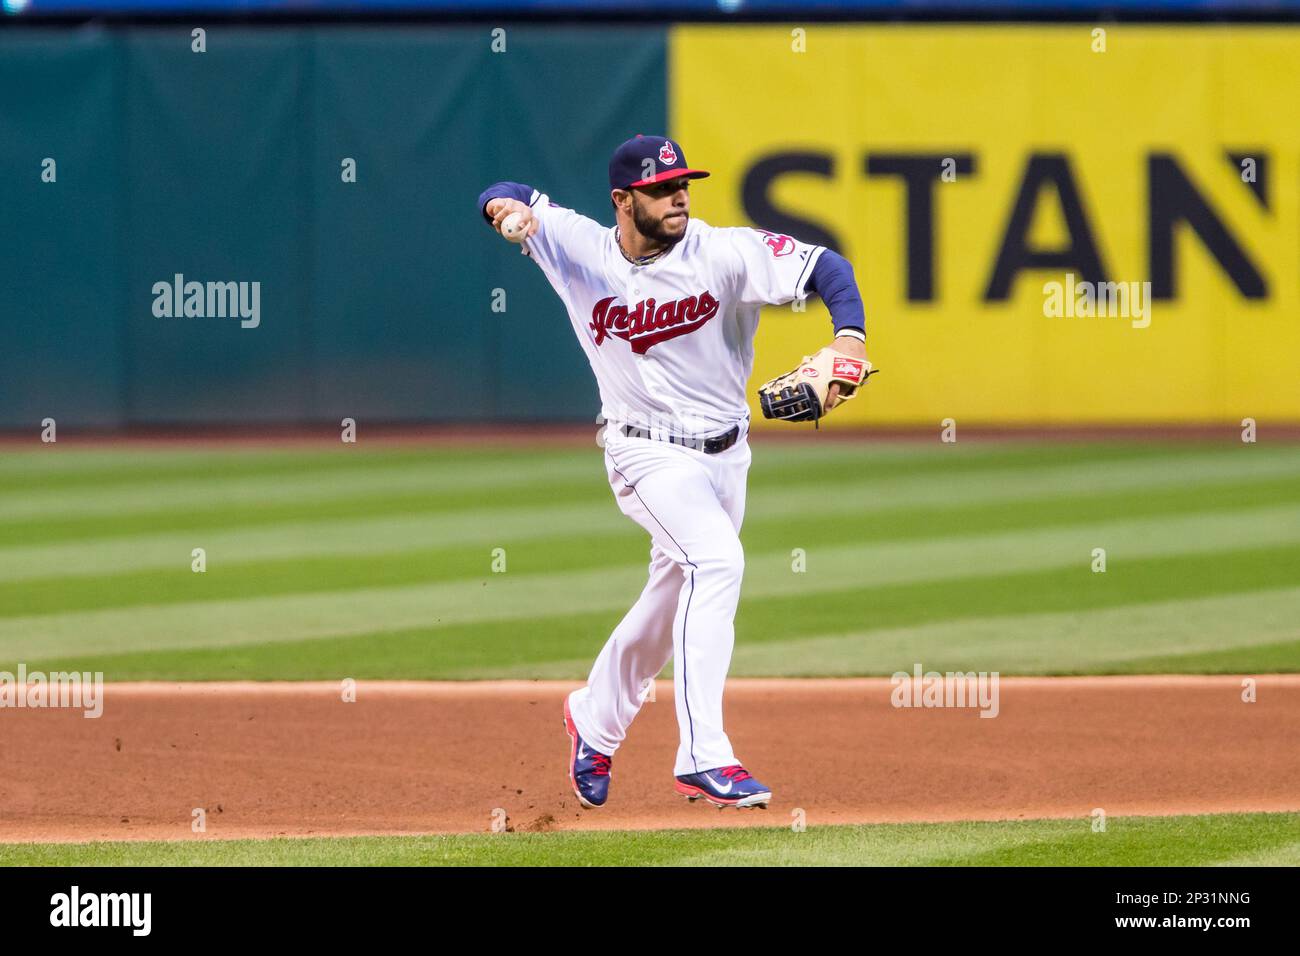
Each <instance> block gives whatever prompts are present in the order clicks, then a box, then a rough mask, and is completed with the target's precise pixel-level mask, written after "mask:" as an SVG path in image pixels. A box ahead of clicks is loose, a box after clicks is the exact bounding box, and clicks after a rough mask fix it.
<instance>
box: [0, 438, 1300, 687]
mask: <svg viewBox="0 0 1300 956" xmlns="http://www.w3.org/2000/svg"><path fill="white" fill-rule="evenodd" d="M755 444H756V448H755V452H754V467H753V470H752V472H751V480H750V497H749V507H748V516H747V520H746V524H745V528H744V530H743V533H742V539H743V541H744V544H745V549H746V561H747V569H746V579H745V589H744V596H743V599H742V605H741V613H740V616H739V619H738V621H737V635H738V642H737V649H736V656H735V661H734V664H733V667H732V673H733V674H734V675H737V676H745V675H749V676H754V675H771V676H777V675H780V676H812V675H879V674H889V673H892V672H894V671H896V670H910V669H911V667H912V665H913V663H914V662H916V661H921V662H923V663H924V664H925V666H926V667H927V668H930V667H932V668H936V669H939V670H946V669H963V670H971V669H974V670H998V671H1000V672H1001V673H1003V674H1043V673H1046V674H1076V673H1141V672H1166V673H1179V672H1209V673H1214V672H1223V673H1241V672H1275V671H1296V670H1300V446H1296V445H1276V446H1269V445H1266V444H1260V445H1242V444H1240V443H1235V442H1233V441H1231V440H1230V439H1228V438H1225V440H1224V441H1222V442H1219V443H1216V444H1208V443H1182V444H1159V443H1146V442H1136V441H1133V442H1123V443H1120V442H1116V443H1109V444H1050V443H1049V444H1025V443H994V442H970V443H966V444H962V443H958V444H956V445H942V444H940V443H938V442H937V441H936V442H934V443H880V442H873V443H870V444H860V445H858V444H845V443H835V444H832V443H829V442H828V443H826V444H824V445H821V446H816V445H801V446H792V445H787V444H780V443H774V442H764V440H763V438H762V436H759V437H758V438H757V439H756V441H755ZM194 548H204V549H205V550H206V554H207V571H206V573H202V574H198V573H194V572H192V571H191V567H190V565H191V551H192V550H193V549H194ZM496 548H501V549H504V552H505V560H506V571H505V573H493V572H492V561H493V550H494V549H496ZM1094 548H1105V549H1106V552H1107V571H1106V573H1104V574H1095V573H1092V571H1091V570H1090V564H1091V562H1092V550H1093V549H1094ZM647 549H648V541H647V539H646V537H645V535H644V533H643V532H642V531H641V530H640V529H639V528H637V527H635V526H634V525H633V524H632V523H631V522H630V521H628V520H627V519H626V518H625V517H623V516H622V515H621V514H620V513H619V512H618V510H617V508H616V507H615V505H614V502H613V498H612V495H611V493H610V490H609V487H608V485H607V483H606V482H605V479H604V474H603V465H602V461H601V455H600V452H599V449H597V448H596V447H595V446H594V444H593V445H592V446H590V447H582V448H576V449H574V448H568V449H556V448H548V447H543V446H539V447H535V448H515V449H495V450H464V449H459V450H458V449H452V448H438V447H423V448H414V447H406V448H402V447H388V448H381V447H375V448H367V447H365V446H364V445H360V446H347V445H343V444H342V443H340V445H339V446H338V447H337V448H324V449H315V450H309V451H302V450H296V451H276V450H249V449H234V448H226V449H220V448H218V449H212V450H196V449H183V450H166V451H159V450H151V449H141V448H130V449H121V450H77V449H75V448H72V447H67V446H66V445H65V444H64V443H60V444H59V445H57V446H46V447H41V448H38V449H33V450H31V451H22V452H13V451H8V452H6V453H5V454H4V455H3V456H2V457H0V669H10V670H12V669H13V668H14V667H15V666H16V663H17V662H18V661H22V662H24V663H25V664H26V665H27V666H28V668H29V669H45V670H51V669H63V668H75V669H78V670H84V669H91V670H102V671H103V672H104V673H105V676H106V678H107V679H108V680H132V679H180V680H208V679H233V678H248V679H259V680H260V679H312V678H316V679H328V680H333V679H337V678H338V677H339V676H340V675H346V676H352V677H356V678H452V679H458V678H496V677H556V678H566V679H581V678H583V677H585V675H586V672H587V669H588V667H589V665H590V662H591V659H592V658H593V656H594V655H595V653H596V652H597V650H598V649H599V647H600V645H601V642H602V641H603V640H604V637H605V636H606V635H607V634H608V632H609V630H610V629H611V628H612V627H613V625H614V624H615V623H616V622H617V621H618V619H619V617H620V616H621V614H622V612H623V611H624V610H625V609H626V608H627V607H628V606H629V605H630V604H631V602H632V601H633V600H634V599H635V597H636V595H637V593H638V592H639V590H640V586H641V584H642V582H643V580H644V574H645V563H646V560H647V555H648V550H647ZM795 549H803V551H804V552H805V553H806V562H807V571H806V573H795V572H794V571H792V553H793V552H794V550H795Z"/></svg>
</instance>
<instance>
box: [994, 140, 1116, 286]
mask: <svg viewBox="0 0 1300 956" xmlns="http://www.w3.org/2000/svg"><path fill="white" fill-rule="evenodd" d="M1048 183H1051V184H1053V185H1054V186H1055V187H1056V195H1057V197H1058V198H1059V199H1060V203H1061V212H1062V213H1063V214H1064V216H1065V228H1066V229H1067V230H1068V231H1069V233H1070V244H1069V245H1068V246H1066V247H1065V248H1064V249H1061V250H1059V251H1055V252H1049V251H1046V250H1038V249H1030V248H1029V246H1028V245H1027V242H1028V238H1029V227H1030V225H1031V224H1032V223H1033V220H1034V210H1035V209H1036V208H1037V206H1038V194H1039V193H1040V192H1041V191H1042V189H1043V187H1044V186H1045V185H1047V184H1048ZM1024 269H1069V270H1073V271H1074V272H1076V273H1078V276H1079V278H1080V279H1081V280H1086V281H1088V282H1106V281H1107V279H1106V270H1105V269H1104V268H1103V267H1102V264H1101V255H1100V254H1099V253H1098V252H1097V244H1096V243H1095V242H1094V241H1093V238H1092V229H1090V228H1089V226H1088V219H1087V217H1086V216H1084V214H1083V202H1082V200H1080V198H1079V190H1078V188H1076V187H1075V185H1074V176H1073V175H1071V173H1070V161H1069V160H1068V159H1067V158H1066V157H1065V155H1064V154H1063V153H1041V154H1040V153H1032V154H1030V157H1029V162H1028V164H1027V165H1026V166H1025V175H1024V176H1023V177H1022V178H1021V180H1020V194H1019V195H1018V196H1016V205H1015V208H1014V209H1013V210H1012V211H1011V220H1010V221H1009V222H1008V223H1007V228H1006V231H1005V232H1004V233H1003V234H1002V248H1001V249H1000V250H999V251H998V259H997V263H996V264H995V265H994V266H993V274H992V275H991V276H990V277H989V284H988V288H986V289H985V290H984V301H986V302H992V301H994V300H997V299H1006V298H1008V297H1009V296H1010V294H1011V284H1012V282H1014V281H1015V278H1016V274H1017V273H1018V272H1020V271H1021V270H1024Z"/></svg>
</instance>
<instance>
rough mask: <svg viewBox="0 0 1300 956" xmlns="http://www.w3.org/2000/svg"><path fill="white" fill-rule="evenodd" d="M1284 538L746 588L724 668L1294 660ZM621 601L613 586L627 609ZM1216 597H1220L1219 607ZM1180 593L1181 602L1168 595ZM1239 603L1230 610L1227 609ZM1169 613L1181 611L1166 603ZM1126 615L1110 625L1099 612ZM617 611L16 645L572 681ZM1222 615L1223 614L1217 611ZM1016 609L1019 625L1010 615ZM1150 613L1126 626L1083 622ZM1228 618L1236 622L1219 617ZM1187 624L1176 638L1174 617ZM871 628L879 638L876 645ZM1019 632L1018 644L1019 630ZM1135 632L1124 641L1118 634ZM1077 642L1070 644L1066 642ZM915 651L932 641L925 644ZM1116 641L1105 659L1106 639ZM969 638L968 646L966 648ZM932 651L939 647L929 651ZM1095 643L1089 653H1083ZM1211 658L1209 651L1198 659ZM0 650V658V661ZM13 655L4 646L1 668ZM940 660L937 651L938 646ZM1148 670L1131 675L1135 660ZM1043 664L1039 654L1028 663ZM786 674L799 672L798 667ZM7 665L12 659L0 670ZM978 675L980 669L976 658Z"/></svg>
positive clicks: (203, 665)
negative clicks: (206, 640) (236, 638)
mask: <svg viewBox="0 0 1300 956" xmlns="http://www.w3.org/2000/svg"><path fill="white" fill-rule="evenodd" d="M1297 558H1300V547H1297V548H1292V549H1290V550H1289V551H1286V552H1282V551H1279V550H1276V549H1259V550H1254V551H1246V552H1230V553H1225V554H1222V555H1200V556H1181V557H1175V558H1153V559H1149V560H1145V561H1132V562H1126V563H1125V564H1124V566H1123V567H1122V568H1117V569H1116V571H1115V572H1114V573H1112V572H1107V574H1105V575H1094V574H1092V573H1091V572H1087V571H1081V570H1079V569H1054V570H1050V571H1039V572H1029V573H1024V574H1017V575H1004V576H1000V577H996V578H986V577H979V578H968V579H961V580H956V581H949V582H944V583H943V584H941V585H937V586H936V585H935V584H932V583H929V582H923V583H914V584H906V585H891V586H876V587H869V586H863V587H860V588H857V589H852V590H843V591H837V592H834V593H829V594H821V595H819V596H816V595H815V596H809V595H802V594H801V595H792V596H773V597H760V598H748V599H746V600H744V601H743V602H742V608H741V613H740V615H739V617H738V620H737V625H736V629H737V656H736V657H735V659H734V661H733V667H732V673H733V674H735V675H737V676H741V675H749V676H757V675H761V676H768V675H780V674H783V673H796V672H797V673H799V674H800V675H801V676H819V675H830V676H845V675H850V674H852V675H868V674H890V673H893V672H894V671H896V670H900V669H903V670H906V669H909V668H910V667H911V666H912V664H913V662H915V661H917V660H921V661H923V662H924V663H926V665H927V666H930V665H931V664H932V663H933V662H932V661H931V659H930V658H928V657H926V658H921V657H916V656H914V655H916V654H918V653H919V652H920V648H921V646H922V645H921V644H920V643H918V642H913V641H912V640H911V639H910V635H911V634H912V633H913V632H914V631H915V632H917V633H920V632H923V631H925V629H927V628H932V627H934V626H941V627H947V628H950V630H944V631H941V632H939V633H941V635H942V636H943V637H944V638H945V639H947V638H949V637H952V638H954V640H955V645H954V646H955V648H956V649H957V650H958V651H963V652H964V651H965V650H967V649H965V648H964V645H963V644H962V643H961V638H962V635H963V634H964V633H966V628H967V622H973V623H970V628H971V632H972V633H974V632H975V631H976V630H978V632H979V633H980V634H986V633H994V634H999V633H1001V631H1000V630H999V629H1003V628H1005V630H1006V632H1007V633H1013V634H1016V635H1018V636H1017V638H1016V640H1015V641H1013V642H1012V644H1013V647H1012V648H1011V649H1010V650H1009V649H1008V647H1007V646H1005V645H1004V644H1001V643H999V644H998V645H997V648H996V649H997V651H998V653H999V654H1000V655H1001V656H999V658H998V659H997V661H996V662H995V663H993V664H989V662H988V661H984V662H983V663H984V664H986V665H988V666H985V667H983V668H982V669H986V670H987V669H994V670H1002V671H1005V672H1007V673H1013V672H1014V673H1042V672H1043V671H1044V670H1048V671H1051V672H1056V673H1099V672H1105V673H1116V672H1124V673H1143V672H1146V673H1150V672H1156V673H1163V672H1170V673H1224V672H1233V673H1236V672H1241V671H1243V670H1245V671H1248V672H1249V671H1254V672H1260V673H1263V672H1281V671H1296V670H1300V653H1296V648H1297V647H1300V627H1297V626H1296V624H1295V622H1296V620H1297V611H1300V597H1298V595H1300V591H1297V589H1296V587H1295V578H1294V575H1293V574H1291V573H1290V571H1289V569H1290V568H1291V567H1294V564H1295V561H1296V560H1297ZM630 600H631V596H630V595H629V596H628V603H630ZM1225 600H1226V601H1227V603H1224V602H1225ZM1179 602H1185V603H1179ZM1243 607H1244V611H1243V610H1242V609H1243ZM1179 608H1182V609H1183V610H1182V611H1179V610H1178V609H1179ZM1124 609H1127V610H1128V611H1131V612H1132V614H1131V615H1130V616H1129V617H1125V618H1123V619H1122V620H1121V619H1120V618H1117V617H1116V616H1115V615H1111V616H1109V617H1107V616H1105V614H1104V612H1107V611H1117V612H1118V611H1120V610H1124ZM622 614H623V610H622V609H616V608H610V609H607V610H603V611H596V612H587V613H582V614H576V613H571V612H560V613H551V614H538V615H536V616H534V617H530V618H527V619H525V620H524V622H522V623H519V622H516V621H501V620H489V621H471V622H463V623H449V622H442V623H432V622H428V623H425V624H422V625H417V626H414V627H410V628H390V629H384V628H378V627H374V626H372V627H371V629H370V630H369V631H362V632H358V633H356V634H351V635H338V636H331V637H321V638H311V639H306V640H298V639H295V640H270V641H265V642H261V643H256V644H251V643H250V644H241V645H239V646H232V645H230V644H227V643H222V644H219V645H212V646H209V647H201V648H183V649H176V650H160V649H156V648H155V649H149V650H142V651H139V652H130V653H119V654H114V653H111V652H106V651H105V650H104V649H102V648H101V649H94V650H92V649H89V648H87V649H86V650H85V651H83V652H81V653H79V654H77V655H76V657H64V656H62V655H61V654H59V653H57V652H56V653H55V656H53V657H50V656H48V655H47V654H28V655H26V656H25V657H24V658H23V659H24V660H26V662H27V663H28V666H29V667H34V666H37V664H39V665H41V666H42V667H44V668H45V669H47V670H60V669H72V670H101V671H103V672H104V673H106V674H111V675H114V679H116V680H128V679H130V680H228V679H254V680H256V679H259V678H264V677H267V676H274V677H276V678H278V679H285V680H329V679H334V678H336V677H337V676H338V675H339V674H341V673H346V674H349V675H352V676H354V677H367V678H373V679H384V678H402V677H413V678H424V679H488V678H505V677H517V678H542V677H550V678H564V679H579V678H581V677H583V676H585V675H586V673H587V671H588V670H589V669H590V667H591V661H592V660H593V659H594V657H595V655H596V653H597V652H598V650H599V649H600V647H601V645H602V644H603V643H604V640H605V638H606V637H607V636H608V634H609V633H610V631H611V630H612V629H613V627H614V625H615V624H617V622H618V620H619V619H620V618H621V617H622ZM1233 615H1239V616H1238V617H1235V618H1234V617H1233ZM1021 617H1023V618H1025V619H1026V620H1027V621H1028V622H1029V623H1028V624H1026V625H1024V626H1021V625H1018V624H1015V623H1014V622H1015V621H1016V619H1018V618H1021ZM1148 618H1153V619H1155V620H1158V621H1159V622H1160V624H1161V629H1160V630H1159V631H1158V632H1155V631H1153V630H1152V629H1151V628H1149V627H1148V628H1146V629H1145V630H1141V631H1140V634H1130V633H1128V632H1125V631H1123V630H1120V631H1114V632H1107V634H1105V635H1103V637H1104V640H1102V641H1100V642H1099V641H1098V640H1097V639H1096V638H1095V636H1094V635H1093V634H1092V633H1091V630H1092V629H1095V628H1112V627H1116V626H1120V625H1132V624H1133V623H1134V622H1138V623H1141V622H1144V621H1146V620H1148ZM1234 620H1235V621H1236V626H1234V624H1233V622H1234ZM1189 621H1194V622H1195V628H1194V629H1193V633H1192V635H1191V636H1188V631H1189V627H1188V622H1189ZM878 635H884V637H881V638H879V639H878ZM1021 636H1024V640H1021ZM1136 637H1141V638H1142V640H1141V641H1139V642H1137V643H1131V642H1130V638H1136ZM1085 641H1086V642H1087V646H1086V647H1085V646H1084V645H1083V644H1082V643H1081V642H1085ZM924 648H925V649H926V650H927V651H930V650H934V646H933V645H932V644H925V645H924ZM1112 648H1117V649H1118V652H1119V653H1117V654H1112V653H1111V649H1112ZM984 649H985V648H984V645H982V644H981V645H979V646H978V647H976V648H975V652H976V653H977V654H979V653H982V652H983V651H984ZM939 650H940V651H943V650H944V648H942V647H940V648H939ZM1092 651H1095V652H1096V654H1095V655H1094V656H1087V655H1088V653H1089V652H1092ZM1216 653H1217V654H1218V655H1220V656H1219V657H1213V656H1212V655H1214V654H1216ZM7 657H8V655H5V654H0V660H5V659H7ZM18 657H19V655H14V663H16V661H17V659H18ZM940 657H941V658H943V659H944V660H947V658H946V657H944V655H943V654H942V653H941V654H940ZM1156 659H1158V660H1159V661H1160V666H1159V667H1156V668H1153V669H1148V670H1146V671H1143V670H1141V668H1140V666H1139V663H1140V662H1141V661H1152V660H1156ZM1044 661H1046V662H1047V663H1046V664H1044V663H1043V662H1044ZM801 668H802V669H801ZM11 669H12V668H11ZM977 669H981V668H977Z"/></svg>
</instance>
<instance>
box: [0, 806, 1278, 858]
mask: <svg viewBox="0 0 1300 956" xmlns="http://www.w3.org/2000/svg"><path fill="white" fill-rule="evenodd" d="M1106 823H1107V825H1106V832H1105V834H1104V835H1101V836H1098V834H1096V833H1095V832H1093V829H1092V821H1091V819H1090V818H1088V817H1080V818H1077V819H1064V820H1000V821H987V822H985V821H958V822H951V823H878V824H863V825H827V824H825V823H823V822H821V821H820V820H818V818H817V814H816V810H815V809H814V810H812V811H811V812H810V813H809V816H808V826H807V829H806V830H803V831H800V832H794V831H793V830H791V828H790V827H789V826H781V827H718V828H714V829H691V830H657V831H656V830H613V831H611V830H588V831H583V830H579V831H572V832H559V833H492V834H488V833H474V834H452V835H437V836H395V837H305V838H293V837H276V838H274V839H269V840H212V839H204V840H170V841H139V842H121V841H119V842H109V841H104V842H98V843H54V844H42V843H9V844H0V866H421V867H428V866H709V867H723V866H745V867H753V866H846V867H853V866H1214V865H1239V866H1241V865H1246V866H1248V865H1270V866H1296V865H1300V813H1221V814H1203V815H1196V816H1191V815H1188V816H1169V817H1155V816H1150V817H1136V816H1133V817H1130V816H1114V815H1112V816H1110V817H1108V818H1107V821H1106Z"/></svg>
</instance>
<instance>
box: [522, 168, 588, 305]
mask: <svg viewBox="0 0 1300 956" xmlns="http://www.w3.org/2000/svg"><path fill="white" fill-rule="evenodd" d="M528 205H529V206H530V207H531V208H532V210H533V216H534V218H535V219H536V220H537V232H536V233H535V234H534V235H533V236H531V237H530V238H528V239H526V240H524V248H525V250H526V251H527V252H528V255H529V256H531V257H532V259H533V261H534V262H536V263H537V264H538V265H539V266H541V268H542V271H544V272H545V273H546V274H547V275H548V276H549V277H550V278H551V279H552V281H553V282H558V283H559V284H560V285H565V286H567V285H568V284H569V281H570V279H571V278H572V276H573V274H574V272H575V271H576V269H577V268H578V267H579V266H580V264H581V263H582V262H584V261H585V260H587V259H588V258H591V257H594V256H595V255H597V254H598V252H599V249H600V243H601V240H602V239H603V238H604V233H605V227H604V226H602V225H601V224H600V223H598V222H596V221H595V220H593V219H588V218H587V217H586V216H584V215H582V214H581V213H577V212H574V211H573V210H572V209H569V208H567V207H565V206H561V205H559V204H558V203H554V202H551V199H550V197H549V196H547V195H546V194H545V193H542V192H539V191H537V190H533V195H532V197H531V198H530V199H529V202H528Z"/></svg>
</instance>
